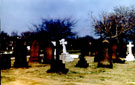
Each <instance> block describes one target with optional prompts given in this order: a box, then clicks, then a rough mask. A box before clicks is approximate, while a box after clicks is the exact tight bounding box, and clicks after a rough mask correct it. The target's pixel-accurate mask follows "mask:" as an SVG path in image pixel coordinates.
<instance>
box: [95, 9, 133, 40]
mask: <svg viewBox="0 0 135 85" xmlns="http://www.w3.org/2000/svg"><path fill="white" fill-rule="evenodd" d="M93 22H94V27H95V31H96V33H97V34H99V35H100V36H101V37H102V38H115V39H117V38H118V37H119V36H121V35H122V34H125V35H126V34H130V35H132V34H133V33H134V32H135V31H134V29H135V10H134V9H133V8H128V7H119V8H118V7H116V8H114V12H112V13H109V14H108V15H107V16H105V15H102V19H101V20H97V19H93Z"/></svg>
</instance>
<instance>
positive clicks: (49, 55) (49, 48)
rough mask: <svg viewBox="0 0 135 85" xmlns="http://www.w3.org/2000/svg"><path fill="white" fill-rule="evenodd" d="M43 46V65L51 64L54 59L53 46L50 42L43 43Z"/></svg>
mask: <svg viewBox="0 0 135 85" xmlns="http://www.w3.org/2000/svg"><path fill="white" fill-rule="evenodd" d="M45 44H46V45H45V48H44V49H45V50H44V62H43V63H51V61H52V60H53V59H54V46H53V44H52V43H51V42H45Z"/></svg>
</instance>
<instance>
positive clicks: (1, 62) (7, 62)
mask: <svg viewBox="0 0 135 85" xmlns="http://www.w3.org/2000/svg"><path fill="white" fill-rule="evenodd" d="M11 56H12V54H10V53H1V54H0V69H9V68H10V67H11Z"/></svg>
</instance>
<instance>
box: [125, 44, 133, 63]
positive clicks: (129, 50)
mask: <svg viewBox="0 0 135 85" xmlns="http://www.w3.org/2000/svg"><path fill="white" fill-rule="evenodd" d="M127 47H128V55H127V56H126V59H125V60H126V61H134V60H135V58H134V56H133V54H132V47H134V45H132V43H131V42H129V44H128V45H127Z"/></svg>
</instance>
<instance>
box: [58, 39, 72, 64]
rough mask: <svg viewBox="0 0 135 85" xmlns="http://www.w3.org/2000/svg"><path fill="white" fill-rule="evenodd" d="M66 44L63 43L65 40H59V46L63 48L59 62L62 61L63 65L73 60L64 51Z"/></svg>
mask: <svg viewBox="0 0 135 85" xmlns="http://www.w3.org/2000/svg"><path fill="white" fill-rule="evenodd" d="M66 44H67V42H66V41H65V39H61V40H60V45H62V47H63V50H62V51H63V52H62V53H61V56H60V60H62V61H63V63H65V62H70V61H73V60H74V59H73V58H72V57H71V56H70V55H69V53H68V52H67V50H66V46H65V45H66Z"/></svg>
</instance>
